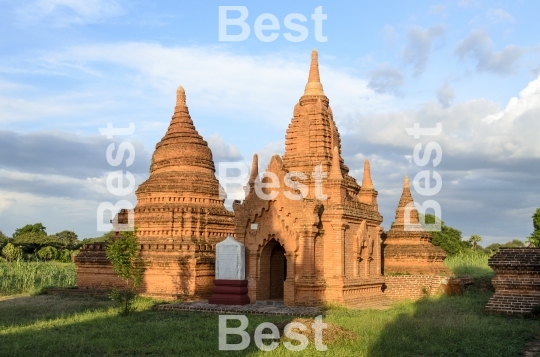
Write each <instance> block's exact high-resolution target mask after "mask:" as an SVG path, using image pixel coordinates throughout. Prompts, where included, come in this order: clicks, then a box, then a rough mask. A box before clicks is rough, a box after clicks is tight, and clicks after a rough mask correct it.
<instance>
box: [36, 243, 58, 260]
mask: <svg viewBox="0 0 540 357" xmlns="http://www.w3.org/2000/svg"><path fill="white" fill-rule="evenodd" d="M36 255H37V257H38V258H39V259H41V260H53V259H56V258H57V257H58V249H56V248H55V247H51V246H47V247H43V248H41V249H40V250H38V252H37V253H36Z"/></svg>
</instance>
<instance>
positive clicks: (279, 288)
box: [257, 239, 287, 300]
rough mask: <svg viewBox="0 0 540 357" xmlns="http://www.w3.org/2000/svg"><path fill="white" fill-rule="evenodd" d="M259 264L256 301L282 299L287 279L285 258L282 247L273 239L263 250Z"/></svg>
mask: <svg viewBox="0 0 540 357" xmlns="http://www.w3.org/2000/svg"><path fill="white" fill-rule="evenodd" d="M259 264H260V276H259V279H260V280H259V283H258V289H257V290H258V291H257V300H268V299H283V293H284V282H285V279H287V258H286V257H285V249H284V248H283V246H282V245H281V244H279V242H278V241H276V240H275V239H272V240H270V241H269V242H268V243H267V244H266V246H265V247H264V248H263V251H262V253H261V257H260V261H259Z"/></svg>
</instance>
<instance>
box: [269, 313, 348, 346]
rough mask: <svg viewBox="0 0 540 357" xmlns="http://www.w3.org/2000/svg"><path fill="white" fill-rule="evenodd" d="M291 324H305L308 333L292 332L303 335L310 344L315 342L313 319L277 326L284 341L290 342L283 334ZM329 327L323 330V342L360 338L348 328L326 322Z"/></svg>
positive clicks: (299, 319)
mask: <svg viewBox="0 0 540 357" xmlns="http://www.w3.org/2000/svg"><path fill="white" fill-rule="evenodd" d="M290 322H300V323H301V324H304V326H306V327H307V330H306V331H300V330H299V329H296V328H293V329H291V331H292V332H296V333H299V334H302V335H304V336H306V337H307V338H308V340H309V341H310V342H314V340H315V330H314V329H313V327H312V324H313V323H314V320H313V319H306V318H295V319H293V320H291V321H287V322H282V323H277V324H276V326H277V327H278V329H279V334H280V336H282V337H281V339H282V340H289V339H288V338H287V337H285V336H284V334H283V332H284V329H285V326H286V325H287V324H288V323H290ZM323 322H324V323H326V324H327V325H328V326H327V327H326V328H325V329H323V330H322V335H323V342H324V343H325V344H326V343H331V342H333V341H336V340H343V339H356V338H358V335H357V334H355V333H354V332H352V331H350V330H347V329H346V328H343V327H341V326H339V325H335V324H333V323H330V322H325V321H323Z"/></svg>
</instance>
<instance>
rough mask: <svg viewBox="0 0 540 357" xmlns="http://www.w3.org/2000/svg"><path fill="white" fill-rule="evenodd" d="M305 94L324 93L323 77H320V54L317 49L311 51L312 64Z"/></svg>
mask: <svg viewBox="0 0 540 357" xmlns="http://www.w3.org/2000/svg"><path fill="white" fill-rule="evenodd" d="M304 95H324V92H323V86H322V84H321V78H320V77H319V54H318V53H317V50H316V49H313V51H312V52H311V65H310V67H309V76H308V83H307V84H306V89H305V91H304Z"/></svg>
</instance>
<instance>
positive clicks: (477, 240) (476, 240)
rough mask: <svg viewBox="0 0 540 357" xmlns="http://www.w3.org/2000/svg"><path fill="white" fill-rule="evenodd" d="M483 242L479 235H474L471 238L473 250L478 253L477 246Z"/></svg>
mask: <svg viewBox="0 0 540 357" xmlns="http://www.w3.org/2000/svg"><path fill="white" fill-rule="evenodd" d="M481 241H482V237H480V236H479V235H478V234H473V235H472V236H471V237H470V238H469V243H471V244H472V245H473V250H474V251H476V246H477V245H478V243H480V242H481Z"/></svg>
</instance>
